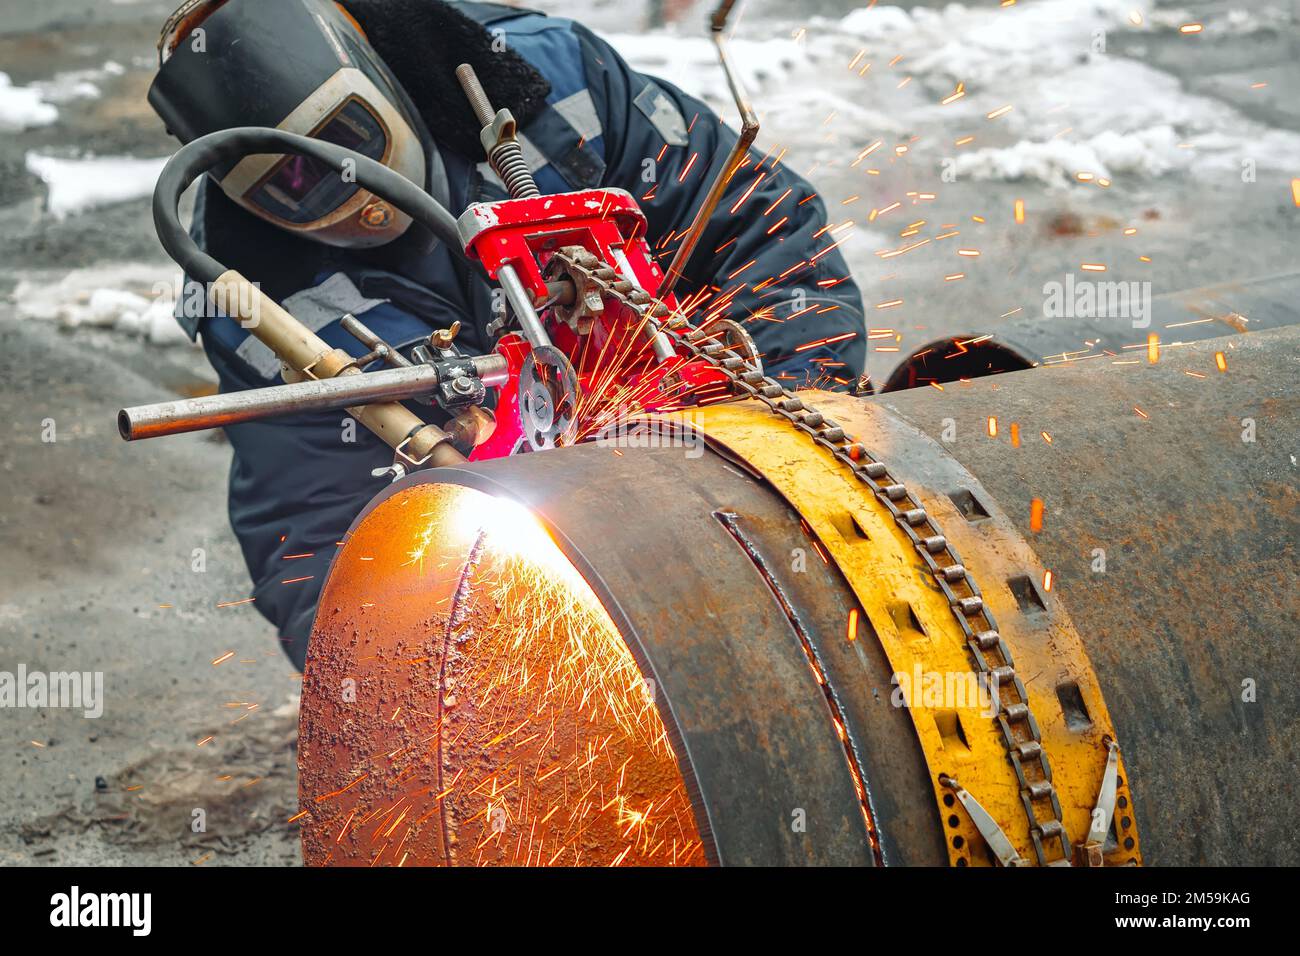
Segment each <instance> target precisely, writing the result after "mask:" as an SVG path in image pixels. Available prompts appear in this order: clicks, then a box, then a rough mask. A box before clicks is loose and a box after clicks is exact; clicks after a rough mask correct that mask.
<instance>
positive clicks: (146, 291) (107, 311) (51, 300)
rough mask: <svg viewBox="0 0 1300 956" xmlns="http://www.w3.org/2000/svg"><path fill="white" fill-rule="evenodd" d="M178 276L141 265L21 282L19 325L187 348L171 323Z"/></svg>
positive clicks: (113, 266) (112, 266) (77, 271)
mask: <svg viewBox="0 0 1300 956" xmlns="http://www.w3.org/2000/svg"><path fill="white" fill-rule="evenodd" d="M180 281H181V276H180V272H179V271H178V270H176V269H175V268H174V267H170V266H165V265H164V266H158V265H146V264H143V263H111V264H105V265H96V266H89V267H87V268H84V269H74V270H73V271H71V272H69V273H67V274H66V275H63V276H62V277H58V278H54V277H48V276H40V277H33V278H26V279H23V280H22V281H20V282H19V283H18V286H17V288H15V289H14V291H13V294H12V299H13V301H14V304H15V313H16V315H17V317H18V319H19V320H27V319H36V320H40V321H47V322H57V323H58V324H59V325H61V326H63V327H64V328H99V329H107V330H110V331H113V332H118V333H120V334H123V335H127V336H130V337H132V338H138V339H143V340H144V341H147V342H149V343H150V344H152V345H160V346H170V345H184V346H191V345H192V343H191V342H190V340H189V338H188V337H187V336H186V335H185V333H184V331H182V330H181V327H180V325H179V323H177V321H176V319H175V318H174V317H173V313H174V311H175V307H176V290H177V289H178V288H179V287H180Z"/></svg>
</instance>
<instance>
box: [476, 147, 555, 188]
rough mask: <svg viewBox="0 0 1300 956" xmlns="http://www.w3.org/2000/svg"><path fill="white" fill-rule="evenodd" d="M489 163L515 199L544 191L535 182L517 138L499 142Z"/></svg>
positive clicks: (489, 157) (490, 156) (489, 158)
mask: <svg viewBox="0 0 1300 956" xmlns="http://www.w3.org/2000/svg"><path fill="white" fill-rule="evenodd" d="M488 163H490V164H491V166H492V168H493V169H495V170H496V173H497V175H498V176H500V177H501V181H502V182H503V183H505V187H506V191H507V192H509V193H510V196H511V198H513V199H532V198H533V197H534V196H540V195H541V194H542V193H541V191H540V190H539V189H538V188H537V183H535V182H533V174H532V172H531V171H530V170H529V168H528V163H527V162H525V161H524V151H523V149H522V148H521V147H520V146H519V143H518V141H516V140H507V141H506V142H503V143H498V144H497V145H496V147H495V148H494V149H493V150H492V153H491V155H489V156H488Z"/></svg>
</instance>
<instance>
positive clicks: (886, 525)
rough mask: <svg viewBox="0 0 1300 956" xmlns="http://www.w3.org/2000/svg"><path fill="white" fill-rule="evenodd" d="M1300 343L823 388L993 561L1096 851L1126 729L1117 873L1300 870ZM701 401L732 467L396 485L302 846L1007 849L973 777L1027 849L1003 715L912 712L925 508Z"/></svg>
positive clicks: (760, 855)
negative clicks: (892, 388) (957, 790)
mask: <svg viewBox="0 0 1300 956" xmlns="http://www.w3.org/2000/svg"><path fill="white" fill-rule="evenodd" d="M1298 344H1300V336H1298V335H1297V334H1296V333H1295V332H1292V331H1284V332H1277V333H1266V334H1261V335H1252V336H1241V337H1236V338H1234V339H1232V340H1231V343H1230V345H1229V344H1225V343H1224V342H1210V343H1204V344H1197V345H1191V346H1188V347H1186V348H1181V349H1177V350H1171V351H1169V352H1167V353H1166V354H1164V355H1161V356H1160V357H1159V361H1158V362H1156V363H1155V364H1144V365H1140V366H1135V365H1128V364H1125V365H1102V364H1101V363H1099V362H1089V363H1082V364H1080V365H1078V366H1075V367H1067V368H1058V369H1051V370H1035V371H1030V372H1024V373H1015V374H1012V375H1008V376H1002V377H999V378H996V379H985V380H979V381H976V382H973V383H970V384H963V385H948V386H946V387H945V389H944V390H943V391H940V390H938V389H925V390H918V391H916V392H913V393H908V394H898V395H891V396H886V397H885V398H877V399H872V400H860V399H852V398H849V397H844V396H831V395H823V394H810V395H808V398H807V401H808V402H809V403H810V404H815V405H818V406H819V407H821V408H822V409H823V410H824V411H826V412H827V414H828V415H831V416H832V417H834V418H835V419H836V420H837V421H838V422H839V423H840V424H842V425H843V426H844V427H845V429H846V430H847V431H849V432H850V433H851V434H853V435H854V436H855V437H856V438H858V439H859V440H860V441H862V442H863V443H864V444H865V445H866V446H867V447H868V448H870V449H871V450H872V451H873V452H874V453H875V454H876V455H877V456H878V457H879V458H880V459H881V460H883V461H887V462H889V465H890V469H891V473H892V474H895V475H896V476H897V477H898V478H899V479H901V480H902V481H904V482H905V483H906V485H907V487H908V488H909V489H910V490H911V491H912V493H913V494H915V495H916V496H917V498H918V499H919V500H920V502H921V504H922V505H923V506H924V507H925V508H926V509H927V511H929V512H930V513H931V514H933V515H934V516H935V517H936V519H937V520H938V521H939V523H940V524H941V525H942V526H943V530H944V533H945V535H946V536H947V538H948V539H949V541H950V543H951V544H953V545H954V546H956V547H958V548H959V549H960V551H961V553H962V557H963V560H964V562H965V564H966V566H967V568H968V569H969V572H970V574H971V575H972V576H973V577H974V579H976V580H978V581H979V582H980V584H981V587H982V589H983V594H984V597H985V600H986V601H987V602H988V604H989V606H990V607H991V608H993V609H994V610H995V611H996V613H997V617H998V621H999V623H1000V628H1001V630H1002V631H1003V634H1004V636H1005V637H1006V639H1007V641H1008V642H1009V643H1010V645H1011V646H1012V647H1013V648H1014V650H1015V654H1016V656H1017V668H1018V670H1019V672H1020V673H1021V676H1022V677H1023V680H1024V683H1025V685H1026V687H1027V689H1028V694H1029V697H1030V703H1031V706H1032V709H1033V711H1034V713H1035V714H1036V715H1037V719H1038V721H1039V723H1040V724H1041V727H1042V738H1043V740H1044V746H1045V748H1046V749H1047V750H1049V751H1050V752H1051V753H1052V754H1053V755H1054V763H1053V766H1054V770H1055V774H1056V786H1057V789H1058V791H1059V793H1060V797H1061V803H1062V813H1061V816H1062V818H1063V820H1064V824H1065V829H1066V830H1067V831H1068V833H1069V836H1070V839H1071V841H1078V840H1080V839H1082V838H1083V834H1084V832H1085V831H1086V830H1087V827H1088V821H1089V817H1090V811H1091V806H1092V802H1093V801H1094V800H1095V798H1096V794H1097V789H1098V787H1099V786H1100V783H1101V780H1102V768H1103V766H1104V763H1105V749H1104V745H1105V742H1106V741H1107V740H1108V739H1110V738H1112V737H1113V738H1114V739H1117V740H1118V742H1119V745H1120V747H1121V749H1122V754H1123V767H1122V771H1121V774H1120V781H1119V786H1120V797H1119V802H1118V804H1117V806H1116V810H1115V814H1114V820H1113V823H1112V826H1111V827H1110V829H1109V832H1108V834H1107V839H1106V841H1105V848H1104V853H1105V859H1106V862H1108V863H1125V862H1129V861H1130V860H1141V861H1143V862H1147V863H1154V864H1177V863H1191V864H1196V863H1229V864H1238V863H1290V864H1294V863H1296V862H1297V861H1300V843H1298V841H1297V838H1296V837H1295V835H1294V832H1293V829H1292V828H1291V827H1290V819H1291V818H1292V817H1293V816H1294V815H1295V813H1296V811H1297V809H1298V807H1297V801H1296V798H1295V795H1294V790H1293V788H1289V787H1287V786H1285V781H1286V780H1287V779H1289V776H1290V774H1291V772H1292V768H1293V767H1294V765H1295V762H1296V758H1297V756H1298V755H1297V748H1296V745H1295V742H1294V737H1293V736H1292V734H1293V732H1294V731H1295V729H1296V725H1297V715H1298V713H1300V703H1298V701H1297V696H1296V695H1295V694H1294V692H1293V691H1292V688H1294V686H1296V684H1295V682H1296V681H1297V680H1298V679H1300V666H1298V665H1297V654H1296V652H1295V650H1294V640H1295V634H1296V628H1295V625H1296V607H1297V598H1296V573H1295V554H1294V549H1295V542H1296V540H1297V537H1298V534H1297V532H1298V531H1300V526H1298V521H1297V508H1296V492H1295V478H1294V475H1295V467H1296V466H1295V464H1294V462H1293V461H1292V459H1291V458H1290V456H1291V455H1292V454H1294V450H1295V448H1296V413H1297V407H1296V387H1295V382H1296V378H1297V377H1296V374H1295V372H1296V369H1295V365H1296V362H1297V359H1296V356H1297V354H1300V349H1298V348H1297V345H1298ZM1218 353H1223V357H1222V359H1219V358H1217V354H1218ZM1221 368H1223V369H1226V371H1221V370H1220V369H1221ZM698 424H699V425H700V427H701V428H702V429H703V430H704V431H705V432H707V433H708V434H709V436H710V450H709V451H708V452H707V453H703V452H702V448H701V447H700V446H699V445H698V444H696V443H695V442H694V441H692V440H683V442H682V443H681V444H682V445H683V446H684V447H660V448H653V449H646V448H641V449H635V448H631V447H622V448H609V447H600V446H595V445H589V446H583V447H577V448H569V449H562V450H559V451H556V452H548V453H543V454H537V455H526V456H520V457H516V458H512V459H506V460H498V461H492V462H486V463H482V464H472V465H465V466H457V467H454V468H446V469H436V470H433V471H429V472H425V473H422V474H418V475H415V476H411V477H410V478H408V479H405V480H404V481H403V482H400V483H398V484H396V485H394V486H393V487H391V488H390V489H389V490H388V491H387V492H386V493H385V494H383V495H381V496H380V497H379V498H378V499H377V500H376V501H375V502H374V503H372V505H371V506H370V508H369V509H368V510H367V512H366V514H364V515H363V516H362V517H361V518H359V519H358V521H357V523H356V524H355V525H354V527H353V529H352V531H351V532H350V534H349V536H348V538H347V540H346V542H344V544H343V546H342V548H341V549H340V552H339V555H338V557H337V559H336V561H335V565H334V567H333V569H332V572H331V576H330V580H329V582H328V584H327V586H326V588H325V591H324V594H323V596H322V600H321V610H320V614H319V615H318V617H317V624H316V631H315V633H314V635H313V638H312V644H311V648H310V650H309V655H308V662H307V671H306V674H305V677H304V695H303V710H302V723H301V730H300V770H301V777H300V779H301V783H300V796H301V804H302V811H303V812H302V816H301V820H300V823H301V825H302V827H303V846H304V855H305V858H306V860H307V861H308V862H309V863H355V864H371V863H379V864H403V863H404V864H405V865H412V864H417V863H423V864H447V863H450V864H490V863H503V864H546V863H554V864H565V865H571V864H583V863H596V864H610V863H618V864H623V865H627V864H631V863H644V864H670V863H688V864H690V863H718V864H850V865H872V864H881V863H883V864H886V865H893V864H943V863H955V864H957V865H982V864H986V863H989V862H990V860H991V856H990V854H989V852H988V850H987V849H986V847H985V845H984V844H983V842H982V841H980V840H979V834H978V833H977V832H976V831H975V830H974V829H973V828H972V825H971V820H970V819H969V818H968V817H967V816H966V815H965V814H964V813H963V811H962V808H961V807H960V806H957V805H956V803H955V801H953V800H952V799H951V794H947V801H946V802H945V791H944V790H942V788H941V787H940V786H939V780H938V778H939V777H941V776H943V775H945V774H949V775H951V776H954V777H958V778H960V780H961V782H962V783H963V784H964V785H965V786H966V787H967V789H968V790H970V792H972V793H974V794H975V795H976V796H979V797H981V798H982V800H983V801H984V802H985V803H986V804H987V805H989V806H990V807H994V808H997V812H996V813H995V814H994V815H995V816H996V817H997V818H998V822H999V823H1000V825H1001V826H1002V827H1003V828H1004V829H1005V830H1006V833H1007V836H1008V837H1009V838H1010V839H1011V840H1012V842H1014V843H1015V844H1016V845H1017V846H1018V847H1022V848H1023V847H1028V846H1029V844H1030V837H1031V836H1032V834H1031V832H1030V829H1029V824H1028V823H1027V821H1026V819H1025V818H1024V817H1017V816H1016V815H1015V807H1016V803H1017V800H1016V792H1015V781H1014V777H1011V776H1010V774H1009V770H1008V763H1007V755H1006V753H1005V752H1003V751H999V750H997V749H996V747H991V745H990V743H989V742H990V741H991V740H994V738H993V737H992V736H990V734H991V731H990V727H991V724H990V722H989V717H988V716H987V715H981V713H980V712H978V711H977V710H976V709H974V708H970V707H963V706H957V707H948V706H947V705H946V704H944V703H943V702H942V701H940V702H938V703H937V704H931V703H929V702H927V703H926V704H925V705H921V704H920V703H916V704H915V705H914V703H913V702H912V701H910V700H909V701H905V703H907V704H908V706H895V704H897V703H898V702H899V701H898V694H897V691H898V689H899V686H900V671H901V670H902V669H901V668H899V667H898V666H897V661H898V659H899V658H898V655H899V653H900V649H901V652H906V653H913V652H914V653H915V654H916V655H917V658H918V659H926V660H941V659H945V658H943V656H942V655H943V653H944V652H945V648H944V647H943V646H941V645H943V644H945V642H947V641H949V636H948V634H949V632H948V630H946V628H948V626H949V624H948V623H946V621H947V618H946V614H947V609H946V608H944V607H942V600H941V599H937V598H936V596H935V593H934V589H933V587H927V585H926V574H925V568H924V566H923V565H921V562H920V561H919V559H917V558H916V556H915V554H911V555H910V556H909V554H908V553H906V552H904V551H900V550H897V549H894V545H893V543H892V536H894V535H895V534H896V531H897V529H896V527H893V526H892V525H891V523H890V522H888V521H887V520H885V518H883V517H882V512H881V509H879V508H878V507H876V505H875V503H874V500H873V499H872V498H871V496H869V495H860V494H856V492H855V487H854V485H853V482H852V481H851V480H850V479H848V478H845V477H844V476H843V475H841V474H839V473H838V472H836V471H835V469H837V468H839V467H840V466H838V465H837V464H836V463H835V462H834V461H833V460H832V459H831V458H830V456H828V455H826V454H825V453H824V452H821V451H817V450H815V449H814V448H813V445H812V443H811V442H810V441H807V439H806V437H805V436H796V437H798V438H799V439H800V440H802V441H804V443H805V445H806V446H807V448H806V450H805V451H796V450H794V449H795V446H793V445H786V444H783V443H784V442H786V441H787V440H788V439H789V434H788V425H784V424H783V423H781V422H778V421H777V420H775V419H772V418H771V417H770V416H767V415H766V413H765V412H762V411H761V410H759V409H754V408H749V407H747V406H745V405H743V404H737V405H729V406H719V407H717V408H715V409H708V410H705V412H703V413H702V414H701V416H700V420H699V422H698ZM1013 436H1014V437H1013ZM688 437H689V436H688ZM1243 439H1244V440H1243ZM772 449H776V450H777V452H776V453H775V454H773V451H772ZM840 471H846V469H842V468H841V469H840ZM855 495H856V496H855ZM1036 499H1037V500H1038V501H1039V502H1041V503H1042V507H1041V510H1040V507H1039V505H1037V504H1035V500H1036ZM876 549H883V550H876ZM1049 571H1050V577H1049V576H1048V572H1049ZM930 584H931V585H932V584H933V582H932V581H931V582H930ZM936 600H938V601H939V605H938V606H936ZM947 650H948V651H952V652H954V653H959V654H960V653H964V649H963V648H962V647H961V646H960V642H958V644H957V646H956V647H955V648H951V647H950V648H947ZM927 655H928V656H927ZM947 659H949V660H951V659H952V658H951V657H950V658H947ZM903 676H904V679H905V678H906V675H903ZM922 718H924V720H923V719H922ZM936 799H937V801H938V802H936ZM1023 855H1025V856H1026V857H1029V856H1030V852H1029V851H1028V850H1024V851H1023Z"/></svg>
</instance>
